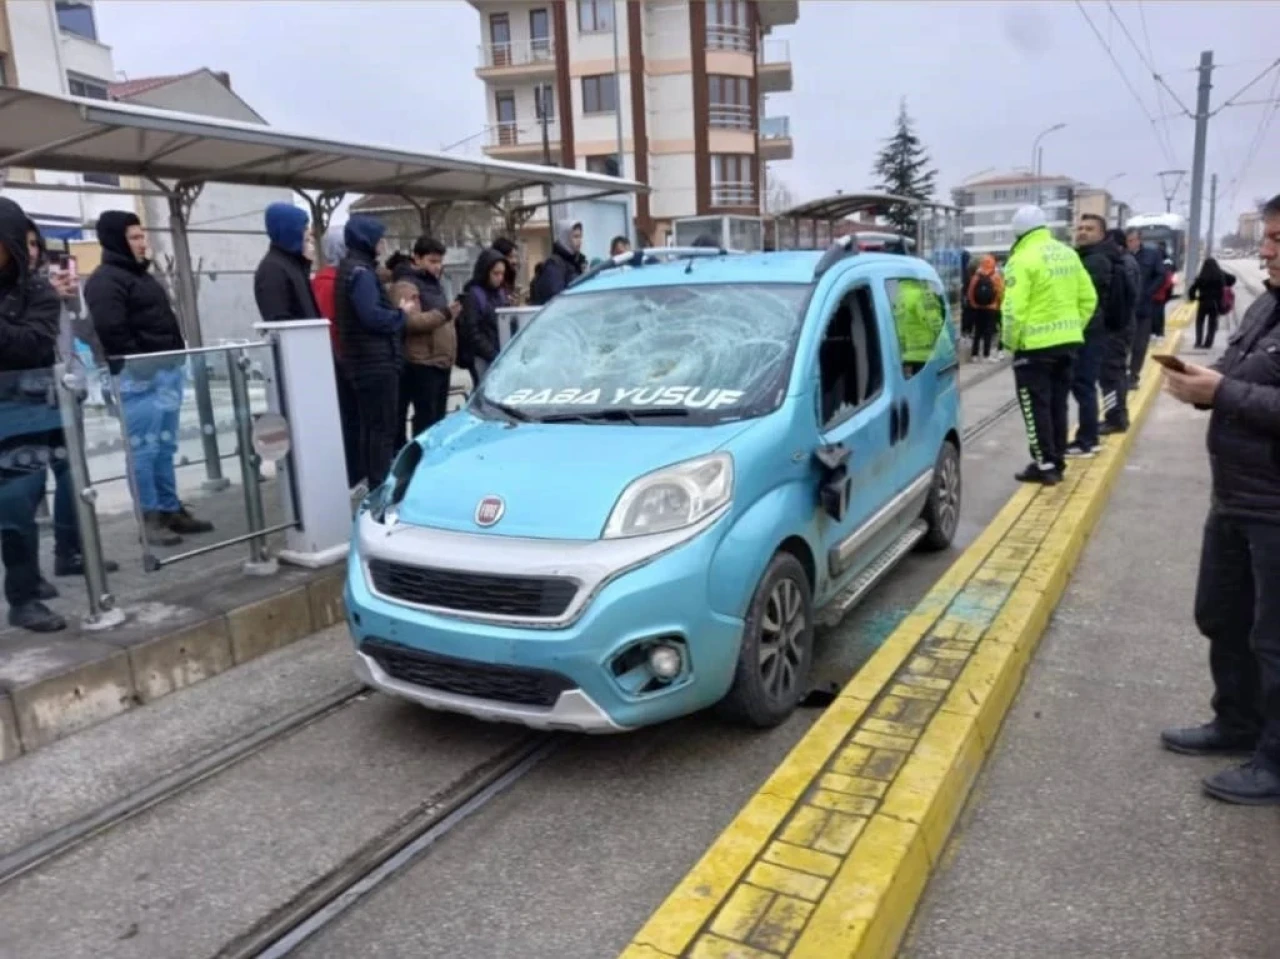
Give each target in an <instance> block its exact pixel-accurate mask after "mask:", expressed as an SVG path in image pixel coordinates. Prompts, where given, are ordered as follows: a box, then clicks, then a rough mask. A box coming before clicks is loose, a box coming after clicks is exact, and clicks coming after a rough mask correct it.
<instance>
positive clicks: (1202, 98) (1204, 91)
mask: <svg viewBox="0 0 1280 959" xmlns="http://www.w3.org/2000/svg"><path fill="white" fill-rule="evenodd" d="M1212 75H1213V51H1212V50H1205V51H1204V52H1203V53H1201V54H1200V86H1199V89H1198V90H1197V92H1196V113H1195V121H1196V136H1195V148H1194V153H1193V154H1192V157H1191V211H1190V221H1189V223H1188V224H1187V233H1188V236H1187V265H1186V273H1187V275H1188V276H1195V275H1196V273H1198V272H1199V270H1200V241H1201V236H1200V205H1201V201H1202V200H1203V199H1204V167H1205V148H1206V142H1207V140H1208V135H1209V91H1210V90H1211V89H1213V76H1212Z"/></svg>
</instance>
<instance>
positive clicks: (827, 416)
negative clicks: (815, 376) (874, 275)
mask: <svg viewBox="0 0 1280 959" xmlns="http://www.w3.org/2000/svg"><path fill="white" fill-rule="evenodd" d="M818 373H819V382H820V383H821V388H822V410H821V414H820V415H821V418H822V428H823V429H829V428H831V427H832V426H835V425H836V424H838V423H841V422H843V421H844V420H846V419H848V418H849V417H850V416H852V415H853V414H854V413H856V412H857V411H858V410H859V409H861V408H862V407H863V406H866V405H867V404H868V403H869V402H871V400H873V399H875V397H876V396H877V395H879V393H880V391H881V390H882V389H883V388H884V353H883V349H882V346H881V343H880V328H879V324H878V323H877V322H876V311H875V305H874V303H873V302H872V298H871V290H870V289H869V288H868V287H865V286H859V287H856V288H855V289H852V290H850V291H849V292H848V293H846V294H845V296H844V298H843V299H842V300H841V301H840V305H839V306H838V307H836V311H835V312H834V313H833V314H831V319H829V320H828V321H827V330H826V332H825V333H824V334H823V337H822V345H821V346H820V347H819V348H818Z"/></svg>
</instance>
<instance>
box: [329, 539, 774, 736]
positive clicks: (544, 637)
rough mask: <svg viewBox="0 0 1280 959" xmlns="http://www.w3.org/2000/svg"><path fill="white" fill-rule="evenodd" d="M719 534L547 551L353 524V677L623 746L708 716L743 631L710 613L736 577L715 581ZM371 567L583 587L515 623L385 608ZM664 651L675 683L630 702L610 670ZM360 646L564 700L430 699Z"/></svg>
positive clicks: (629, 692)
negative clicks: (520, 673)
mask: <svg viewBox="0 0 1280 959" xmlns="http://www.w3.org/2000/svg"><path fill="white" fill-rule="evenodd" d="M721 534H722V528H721V524H719V522H718V520H712V521H710V522H708V523H707V524H706V525H705V526H704V527H703V528H702V529H700V530H698V532H697V533H695V534H694V535H693V536H691V537H689V538H688V539H686V540H684V541H683V542H681V541H680V540H679V538H678V537H675V538H672V539H671V540H669V541H660V540H658V539H657V538H653V539H651V540H650V541H649V542H647V543H645V542H641V541H639V540H638V539H637V540H630V541H611V542H604V541H602V542H598V543H597V542H592V543H583V542H556V541H550V540H529V539H515V538H511V537H499V536H493V535H488V534H467V533H457V532H451V531H443V530H432V529H425V528H422V527H410V526H405V525H399V526H393V527H390V528H388V527H384V526H382V525H380V524H376V523H374V522H373V521H372V520H370V519H369V518H368V517H367V516H366V515H364V514H361V516H360V517H359V519H358V520H357V524H356V541H357V542H356V549H354V550H352V552H351V556H350V560H349V563H348V572H347V584H346V594H345V596H346V604H347V615H348V621H349V623H350V626H351V632H352V635H353V637H354V639H355V642H356V645H357V672H358V674H359V675H360V677H361V678H362V679H363V680H364V681H365V682H367V683H369V684H370V685H372V686H374V687H376V688H378V689H382V690H384V691H386V692H388V693H390V694H392V695H395V696H400V697H403V698H405V699H409V700H412V701H414V702H418V703H421V704H423V705H425V706H429V707H431V708H434V709H444V710H449V711H453V712H461V713H465V714H468V715H471V716H475V717H477V718H480V719H488V720H498V721H506V722H517V723H522V724H524V725H526V726H530V727H533V728H536V729H565V730H575V731H580V732H618V731H622V730H625V729H630V728H633V727H636V726H643V725H648V724H651V723H655V722H661V721H663V720H666V719H670V718H673V717H675V716H680V715H684V714H687V713H691V712H695V711H697V710H699V709H703V708H705V707H707V706H710V705H711V704H713V703H715V702H717V701H718V700H719V699H721V698H722V697H723V696H724V694H725V693H726V692H727V691H728V689H729V685H730V684H731V682H732V680H733V673H734V669H735V667H736V664H737V658H738V648H739V644H740V642H741V635H742V626H743V623H742V620H741V619H740V618H738V617H734V616H728V615H724V614H720V613H717V612H715V611H714V610H713V609H712V608H711V603H710V600H709V593H710V591H709V583H711V582H712V577H714V576H717V575H732V571H730V570H727V569H725V570H720V571H717V569H716V564H715V556H716V547H717V545H718V544H719V541H720V538H721ZM371 560H387V561H391V562H396V563H407V564H416V565H419V566H436V567H440V566H443V565H445V564H446V563H447V566H448V568H449V570H451V571H454V572H459V571H461V572H464V573H465V572H474V573H477V574H482V575H494V574H515V573H517V572H518V573H520V574H523V575H558V576H562V577H568V578H571V579H574V580H576V581H578V582H579V583H580V584H581V585H580V589H579V593H578V595H577V596H575V598H574V600H573V601H572V602H571V603H570V604H569V605H568V607H567V608H566V609H565V610H564V612H563V613H562V614H560V615H557V616H555V617H549V618H538V619H523V620H522V619H517V618H515V617H512V616H490V615H486V614H484V613H483V612H477V611H458V610H444V609H439V608H435V607H431V606H426V605H418V604H412V603H407V602H404V601H401V600H399V599H396V598H394V597H391V596H386V595H382V594H380V593H379V592H377V590H376V589H375V588H374V586H373V583H372V580H371V578H370V575H369V570H368V564H369V562H370V561H371ZM751 585H752V586H753V585H754V584H751ZM747 588H748V589H750V588H751V587H747ZM660 638H661V639H667V640H674V641H675V642H678V643H681V644H683V647H684V650H685V669H684V671H683V672H682V673H681V675H680V676H678V677H677V678H676V679H675V680H674V681H672V682H671V683H669V684H668V685H665V686H662V687H660V688H654V689H647V690H644V689H640V690H637V689H634V688H628V686H627V685H626V683H625V682H624V681H622V680H621V679H620V677H619V676H618V675H617V674H616V670H615V668H614V666H615V663H617V662H620V660H619V659H618V657H619V656H620V655H621V654H623V653H625V652H627V651H628V650H629V649H630V648H631V647H633V646H635V645H637V644H643V643H646V642H651V641H653V640H656V639H660ZM366 641H368V642H369V644H370V646H373V645H375V644H377V643H380V642H381V643H391V644H396V645H398V646H401V647H407V648H408V649H409V650H417V651H421V652H422V653H424V654H428V655H431V656H437V657H447V658H448V659H449V660H450V661H453V662H461V663H463V664H466V663H470V664H473V665H474V666H475V668H476V671H477V672H483V671H484V670H485V669H486V668H488V667H501V668H506V669H514V670H521V669H524V670H529V671H538V672H543V673H550V674H554V675H556V676H558V677H562V678H563V679H564V680H565V683H564V686H565V687H566V688H564V689H563V690H562V691H561V692H560V693H559V695H558V697H556V698H555V699H554V701H553V702H545V703H540V704H537V705H532V704H529V703H527V702H525V703H521V702H513V701H510V700H504V699H503V698H501V697H500V696H497V695H495V696H489V695H469V694H466V693H464V692H462V691H460V689H462V688H471V687H472V686H474V685H475V684H467V685H466V686H465V687H458V686H455V687H454V688H452V689H445V688H432V687H430V686H428V685H423V684H420V683H417V682H411V681H406V680H405V678H403V677H397V676H393V675H391V674H390V673H389V672H388V671H387V669H385V668H383V666H382V665H381V664H380V663H379V661H378V660H377V659H376V658H375V657H374V656H371V655H368V653H367V652H362V651H360V647H361V645H362V644H364V643H366ZM477 688H483V686H479V687H477Z"/></svg>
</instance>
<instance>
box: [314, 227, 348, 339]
mask: <svg viewBox="0 0 1280 959" xmlns="http://www.w3.org/2000/svg"><path fill="white" fill-rule="evenodd" d="M320 254H321V256H322V257H323V258H324V266H322V267H320V269H318V270H316V275H315V276H313V277H312V278H311V292H312V293H313V294H315V298H316V306H317V308H318V309H319V310H320V315H321V316H323V317H324V318H325V319H326V320H328V321H329V343H330V345H331V346H332V347H333V355H334V356H335V357H337V358H338V359H341V358H342V343H341V341H340V340H339V338H338V323H337V321H336V320H335V319H334V317H335V315H336V313H335V309H334V302H333V284H334V281H336V280H337V278H338V264H339V263H341V262H342V258H343V257H344V256H346V255H347V244H346V243H344V242H343V240H342V228H341V227H336V226H331V227H329V229H328V230H326V231H325V234H324V239H323V240H322V241H321V242H320Z"/></svg>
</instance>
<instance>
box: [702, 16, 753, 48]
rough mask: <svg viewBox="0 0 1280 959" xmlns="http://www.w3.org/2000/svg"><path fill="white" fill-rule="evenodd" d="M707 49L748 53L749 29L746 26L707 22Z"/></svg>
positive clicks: (749, 44)
mask: <svg viewBox="0 0 1280 959" xmlns="http://www.w3.org/2000/svg"><path fill="white" fill-rule="evenodd" d="M707 49H708V50H729V51H732V52H736V53H750V52H751V31H750V30H748V29H747V28H746V27H735V26H732V25H729V24H718V23H710V24H707Z"/></svg>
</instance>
